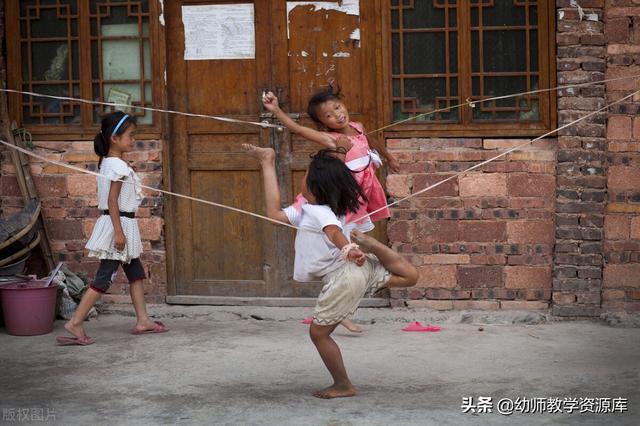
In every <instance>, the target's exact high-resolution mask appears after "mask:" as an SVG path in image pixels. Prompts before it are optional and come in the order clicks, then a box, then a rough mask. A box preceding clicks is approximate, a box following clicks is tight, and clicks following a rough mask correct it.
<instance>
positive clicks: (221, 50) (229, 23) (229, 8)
mask: <svg viewBox="0 0 640 426" xmlns="http://www.w3.org/2000/svg"><path fill="white" fill-rule="evenodd" d="M182 22H183V24H184V59H185V60H206V59H253V58H255V56H256V40H255V27H254V10H253V4H252V3H239V4H216V5H202V6H182Z"/></svg>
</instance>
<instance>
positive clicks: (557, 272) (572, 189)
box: [553, 0, 608, 316]
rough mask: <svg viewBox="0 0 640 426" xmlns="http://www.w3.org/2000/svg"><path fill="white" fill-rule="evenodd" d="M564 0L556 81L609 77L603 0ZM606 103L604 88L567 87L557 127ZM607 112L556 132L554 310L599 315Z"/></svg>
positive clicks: (560, 99)
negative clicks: (576, 4)
mask: <svg viewBox="0 0 640 426" xmlns="http://www.w3.org/2000/svg"><path fill="white" fill-rule="evenodd" d="M578 4H580V5H581V7H582V12H583V16H582V17H581V16H580V11H579V10H578V8H577V7H574V6H571V3H570V0H558V1H557V6H558V10H557V13H556V17H557V23H558V24H557V34H556V41H557V55H558V63H557V67H558V83H559V84H561V85H562V84H575V83H586V82H592V81H598V80H603V79H604V77H605V73H604V71H605V68H606V60H605V55H606V47H605V37H604V23H603V16H604V10H603V7H604V0H579V1H578ZM605 104H606V99H605V87H604V85H591V86H585V87H581V88H580V87H578V88H570V89H565V90H561V91H559V93H558V124H559V125H563V124H567V123H569V122H571V121H573V120H575V119H577V118H578V117H581V116H584V115H586V114H588V113H590V112H592V111H594V110H597V109H599V108H601V107H603V106H604V105H605ZM605 122H606V113H605V112H602V113H599V114H597V115H595V116H593V117H591V118H589V119H587V120H585V121H582V122H580V123H579V124H578V125H576V126H572V127H569V128H566V129H563V130H562V131H560V132H559V137H558V164H557V192H556V226H557V229H556V246H555V252H554V274H553V275H554V277H553V313H554V314H556V315H562V316H595V315H599V314H600V304H601V290H602V265H603V253H602V250H603V241H602V239H603V233H602V226H603V223H604V211H605V207H606V191H607V189H606V181H607V166H608V164H607V160H606V139H605Z"/></svg>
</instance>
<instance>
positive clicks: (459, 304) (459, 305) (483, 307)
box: [453, 300, 500, 311]
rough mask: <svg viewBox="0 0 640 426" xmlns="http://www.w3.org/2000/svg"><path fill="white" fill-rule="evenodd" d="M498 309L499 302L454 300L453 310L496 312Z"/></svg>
mask: <svg viewBox="0 0 640 426" xmlns="http://www.w3.org/2000/svg"><path fill="white" fill-rule="evenodd" d="M499 308H500V302H497V301H491V300H454V301H453V309H455V310H480V311H496V310H498V309H499Z"/></svg>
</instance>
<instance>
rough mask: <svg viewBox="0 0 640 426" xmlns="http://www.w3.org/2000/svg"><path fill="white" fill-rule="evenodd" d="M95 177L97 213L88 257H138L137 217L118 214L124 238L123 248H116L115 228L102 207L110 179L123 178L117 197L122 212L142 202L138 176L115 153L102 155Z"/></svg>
mask: <svg viewBox="0 0 640 426" xmlns="http://www.w3.org/2000/svg"><path fill="white" fill-rule="evenodd" d="M100 174H101V175H103V176H101V177H98V178H97V179H98V208H99V209H100V210H101V212H100V217H99V218H98V221H97V222H96V224H95V226H94V227H93V232H92V233H91V238H89V241H88V242H87V245H86V246H85V248H87V249H88V250H89V256H90V257H97V258H98V259H113V260H119V261H121V262H123V263H129V262H130V261H131V259H136V258H138V257H140V254H141V253H142V240H141V239H140V230H139V229H138V222H137V220H136V219H131V218H128V217H123V216H120V224H121V225H122V231H123V232H124V236H125V238H126V243H125V247H124V250H122V251H118V250H116V248H115V232H114V230H113V223H112V222H111V217H110V216H109V215H103V214H102V210H108V209H109V190H110V188H111V182H113V181H116V180H119V179H123V178H124V182H123V183H122V189H121V190H120V196H119V197H118V206H119V207H120V211H121V212H135V211H136V210H137V209H138V206H139V205H140V203H141V202H142V198H143V195H142V188H141V187H140V178H139V177H138V175H137V174H136V173H135V172H134V171H133V169H132V168H131V167H129V166H128V165H127V163H125V162H124V161H123V160H121V159H120V158H117V157H105V158H103V159H102V165H101V166H100Z"/></svg>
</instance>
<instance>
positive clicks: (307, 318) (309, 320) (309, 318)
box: [302, 317, 313, 324]
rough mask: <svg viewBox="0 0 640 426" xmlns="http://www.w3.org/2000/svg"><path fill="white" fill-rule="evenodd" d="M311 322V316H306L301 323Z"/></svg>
mask: <svg viewBox="0 0 640 426" xmlns="http://www.w3.org/2000/svg"><path fill="white" fill-rule="evenodd" d="M312 322H313V317H306V318H305V319H304V320H302V323H303V324H311V323H312Z"/></svg>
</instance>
